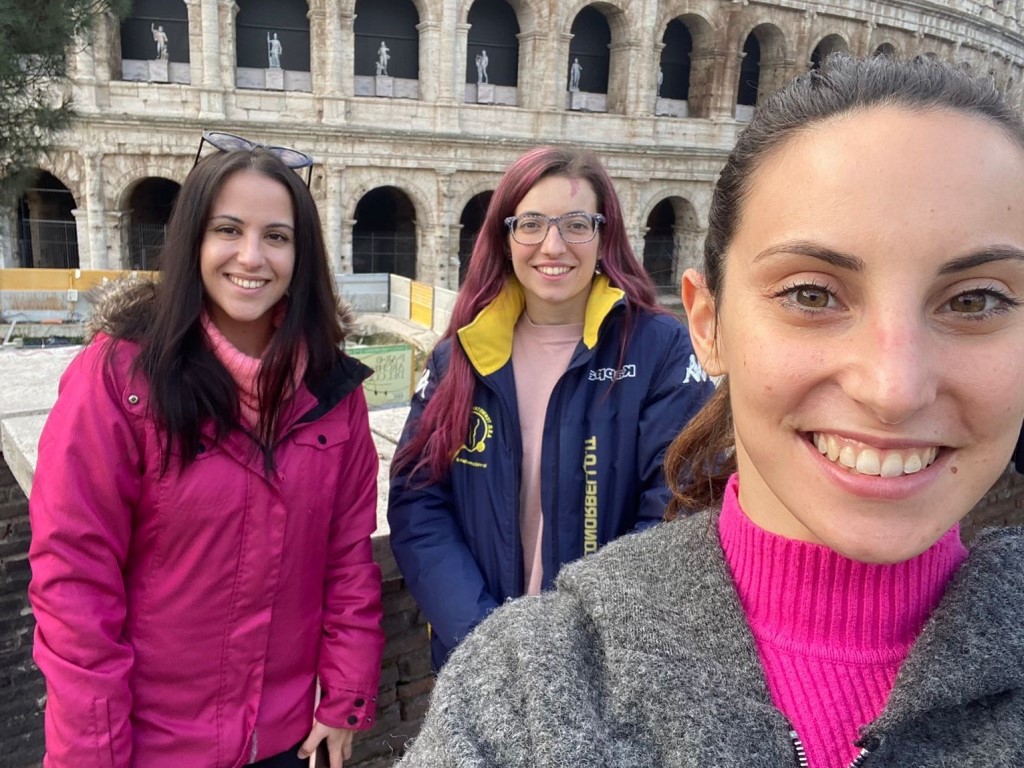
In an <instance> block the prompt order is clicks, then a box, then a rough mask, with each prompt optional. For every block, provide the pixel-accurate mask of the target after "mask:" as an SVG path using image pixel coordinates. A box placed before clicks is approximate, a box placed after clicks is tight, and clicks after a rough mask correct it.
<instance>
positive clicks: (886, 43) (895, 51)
mask: <svg viewBox="0 0 1024 768" xmlns="http://www.w3.org/2000/svg"><path fill="white" fill-rule="evenodd" d="M871 55H872V56H892V57H894V58H898V57H899V56H901V55H902V51H901V50H900V47H899V46H898V45H896V43H895V41H893V40H883V41H882V42H880V43H878V44H877V45H875V46H874V50H873V51H872V52H871Z"/></svg>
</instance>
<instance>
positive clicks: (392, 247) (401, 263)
mask: <svg viewBox="0 0 1024 768" xmlns="http://www.w3.org/2000/svg"><path fill="white" fill-rule="evenodd" d="M352 271H353V272H356V273H368V272H393V273H394V274H396V275H402V276H403V277H408V278H414V277H416V233H415V232H396V231H387V230H384V231H374V232H354V233H353V234H352Z"/></svg>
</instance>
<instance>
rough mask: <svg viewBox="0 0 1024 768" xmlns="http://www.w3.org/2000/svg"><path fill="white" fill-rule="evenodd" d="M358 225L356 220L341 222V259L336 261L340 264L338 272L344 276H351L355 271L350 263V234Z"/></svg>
mask: <svg viewBox="0 0 1024 768" xmlns="http://www.w3.org/2000/svg"><path fill="white" fill-rule="evenodd" d="M358 223H359V222H358V221H357V220H356V219H344V220H342V222H341V224H342V227H341V250H340V254H341V258H340V259H339V260H338V261H339V262H340V267H341V269H340V271H341V273H342V274H345V275H351V274H352V273H353V272H354V271H355V269H354V266H353V263H352V233H353V232H354V231H355V228H356V224H358Z"/></svg>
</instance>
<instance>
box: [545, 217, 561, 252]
mask: <svg viewBox="0 0 1024 768" xmlns="http://www.w3.org/2000/svg"><path fill="white" fill-rule="evenodd" d="M541 251H542V252H544V253H552V254H557V253H563V252H564V251H565V240H563V239H562V233H561V232H560V231H559V230H558V227H557V226H556V225H554V224H552V225H551V226H550V227H548V232H547V234H546V235H544V240H543V241H541Z"/></svg>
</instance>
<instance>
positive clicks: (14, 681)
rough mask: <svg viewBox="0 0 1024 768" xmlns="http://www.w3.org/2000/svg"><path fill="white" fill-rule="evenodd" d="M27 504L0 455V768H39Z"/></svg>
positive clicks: (40, 688)
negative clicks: (29, 588)
mask: <svg viewBox="0 0 1024 768" xmlns="http://www.w3.org/2000/svg"><path fill="white" fill-rule="evenodd" d="M28 540H29V531H28V500H27V499H26V498H25V494H24V493H22V490H21V488H20V487H18V483H17V482H16V481H15V479H14V476H13V475H12V474H11V470H10V469H9V468H8V466H7V462H5V461H4V460H3V454H0V734H2V736H0V768H30V767H32V766H37V765H39V759H40V756H41V755H42V751H43V703H44V702H45V694H46V688H45V686H44V684H43V679H42V677H41V676H40V675H39V671H38V670H37V669H36V666H35V664H34V663H33V662H32V631H33V629H34V628H35V622H34V621H33V620H32V614H31V612H30V611H29V607H28V597H27V594H26V591H27V589H28V579H29V570H28Z"/></svg>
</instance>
